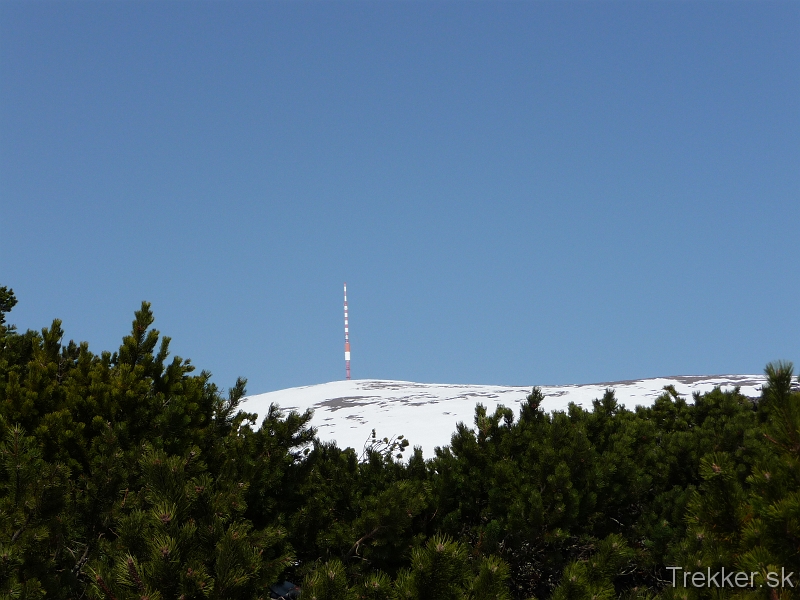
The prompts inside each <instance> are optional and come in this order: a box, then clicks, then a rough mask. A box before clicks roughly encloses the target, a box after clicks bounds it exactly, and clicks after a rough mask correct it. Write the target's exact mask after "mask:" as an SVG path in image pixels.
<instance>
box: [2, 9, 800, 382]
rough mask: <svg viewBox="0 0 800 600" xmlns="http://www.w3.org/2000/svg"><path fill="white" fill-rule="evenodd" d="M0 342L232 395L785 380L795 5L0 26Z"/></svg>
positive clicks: (794, 151) (70, 19)
mask: <svg viewBox="0 0 800 600" xmlns="http://www.w3.org/2000/svg"><path fill="white" fill-rule="evenodd" d="M0 207H1V209H0V285H7V286H10V287H12V288H13V289H14V290H15V292H16V294H17V297H18V299H19V304H18V306H17V307H16V308H15V309H14V312H13V313H12V314H11V317H10V321H11V322H13V323H16V324H17V325H18V327H19V328H21V329H26V328H40V327H42V326H45V325H48V324H49V323H50V321H51V320H52V319H53V318H54V317H58V318H61V319H62V320H63V321H64V327H65V330H66V333H67V337H69V338H74V339H76V340H86V341H88V342H89V344H90V348H92V349H93V350H95V351H98V352H99V351H100V350H106V349H115V348H116V347H117V346H118V345H119V341H120V340H121V338H122V336H123V335H125V334H126V333H127V332H128V331H129V330H130V322H131V320H132V318H133V311H134V310H135V309H137V308H138V306H139V305H140V303H141V301H142V300H148V301H150V302H152V304H153V309H154V311H155V315H156V326H157V327H158V329H160V331H161V332H162V333H164V334H166V335H170V336H171V337H172V338H173V346H172V347H173V351H174V353H176V354H179V355H181V356H183V357H188V358H191V359H192V361H193V363H194V364H195V365H197V366H198V367H199V368H202V369H207V370H209V371H211V372H212V373H213V374H214V381H215V382H217V383H218V384H219V385H220V386H222V387H228V386H230V385H232V384H233V382H234V380H235V378H236V376H238V375H243V376H246V377H247V378H248V379H249V381H250V383H249V386H248V389H249V391H250V392H251V393H258V392H266V391H271V390H276V389H280V388H285V387H290V386H298V385H308V384H314V383H320V382H325V381H331V380H336V379H343V378H344V360H343V346H344V339H343V337H344V335H343V315H342V283H343V282H344V281H347V284H348V292H349V294H348V295H349V301H350V302H349V303H350V315H351V338H352V350H353V360H352V369H353V377H354V378H382V379H406V380H412V381H424V382H441V383H487V384H489V383H491V384H509V385H534V384H563V383H588V382H600V381H612V380H619V379H632V378H643V377H652V376H658V375H674V374H712V373H758V372H761V370H762V369H763V367H764V365H765V364H766V363H767V362H768V361H770V360H775V359H786V360H794V361H795V362H796V363H800V236H798V231H800V2H552V3H551V2H443V1H436V2H366V1H363V2H83V3H76V2H53V3H51V2H28V1H25V2H7V1H2V2H0Z"/></svg>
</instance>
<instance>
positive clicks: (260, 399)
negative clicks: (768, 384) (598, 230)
mask: <svg viewBox="0 0 800 600" xmlns="http://www.w3.org/2000/svg"><path fill="white" fill-rule="evenodd" d="M764 383H765V378H764V376H763V375H711V376H695V375H691V376H681V375H679V376H674V377H658V378H654V379H640V380H635V381H634V380H631V381H612V382H604V383H593V384H585V385H560V386H539V387H540V388H541V390H542V393H543V394H544V397H545V399H544V402H543V403H542V408H543V409H544V410H546V411H555V410H566V408H567V406H568V405H569V403H570V402H574V403H575V404H577V405H579V406H582V407H584V408H588V409H591V407H592V401H593V400H595V399H598V398H602V396H603V394H604V393H605V390H606V389H608V388H610V389H613V390H614V392H615V394H616V398H617V402H619V404H621V405H623V406H625V407H627V408H629V409H633V408H634V407H636V406H637V405H643V406H648V405H650V404H652V403H653V402H654V401H655V399H656V398H657V397H658V396H659V395H661V393H662V392H663V389H664V386H667V385H672V386H675V389H676V390H677V392H678V393H679V394H681V395H682V396H685V397H686V399H687V400H689V401H691V399H692V394H693V393H694V392H700V393H705V392H710V391H711V390H712V389H714V388H715V387H721V388H723V389H725V390H729V389H733V388H734V387H739V388H740V391H741V392H742V393H743V394H744V395H746V396H751V397H758V396H759V395H760V394H761V386H762V385H764ZM532 387H533V386H525V387H512V386H492V385H448V384H436V383H414V382H410V381H383V380H377V379H359V380H352V381H332V382H330V383H323V384H319V385H310V386H304V387H297V388H290V389H286V390H279V391H277V392H269V393H267V394H259V395H256V396H250V397H248V398H247V399H246V400H245V402H244V403H243V405H242V408H243V409H244V410H245V411H247V412H254V413H257V414H258V415H259V423H258V424H260V420H261V419H262V418H263V416H264V415H266V413H267V411H268V409H269V405H270V404H272V403H275V404H278V405H279V406H280V407H281V408H282V409H285V410H296V411H298V412H303V411H304V410H306V409H308V408H310V409H313V411H314V417H313V419H312V421H311V423H312V425H314V426H315V427H316V428H317V432H318V433H317V434H318V436H319V438H320V439H321V440H323V441H336V443H337V444H338V445H339V447H341V448H345V447H348V446H349V447H352V448H355V449H356V451H357V452H359V453H360V452H361V449H362V448H363V446H364V442H366V441H367V439H368V437H369V436H370V434H371V432H372V429H373V428H374V429H375V431H376V433H377V435H378V437H379V438H383V437H392V436H394V435H401V434H402V435H404V436H405V437H406V438H407V439H408V440H409V442H410V443H411V446H412V447H413V446H422V449H423V453H424V456H425V458H430V457H432V456H433V450H434V448H435V447H436V446H445V445H447V444H449V443H450V438H451V436H452V435H453V433H454V432H455V430H456V424H457V423H459V422H460V421H463V422H464V423H466V424H467V425H469V426H472V423H473V419H474V416H475V405H476V404H478V403H481V404H483V405H484V406H486V408H487V411H488V412H489V413H492V412H494V410H495V409H496V408H497V406H499V405H500V404H502V405H504V406H507V407H509V408H512V409H513V410H514V412H515V414H516V415H517V416H518V415H519V405H520V403H521V402H522V401H524V400H525V398H526V397H527V396H528V395H529V394H530V392H531V389H532Z"/></svg>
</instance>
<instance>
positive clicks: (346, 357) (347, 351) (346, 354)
mask: <svg viewBox="0 0 800 600" xmlns="http://www.w3.org/2000/svg"><path fill="white" fill-rule="evenodd" d="M344 368H345V371H346V372H347V379H348V380H349V379H350V326H349V325H348V320H347V282H346V281H345V282H344Z"/></svg>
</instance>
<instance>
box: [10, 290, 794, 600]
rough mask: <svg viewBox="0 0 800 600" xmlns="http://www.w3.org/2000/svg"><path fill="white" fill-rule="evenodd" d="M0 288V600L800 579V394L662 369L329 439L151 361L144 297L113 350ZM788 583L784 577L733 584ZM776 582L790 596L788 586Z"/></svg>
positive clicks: (614, 590)
mask: <svg viewBox="0 0 800 600" xmlns="http://www.w3.org/2000/svg"><path fill="white" fill-rule="evenodd" d="M15 304H16V299H15V297H14V295H13V292H12V291H11V290H10V289H8V288H4V287H0V600H2V599H3V598H25V599H27V598H64V599H66V598H97V599H104V600H109V599H112V598H116V599H119V600H123V599H128V598H150V599H157V598H162V599H165V600H166V599H176V600H177V599H178V598H186V599H188V598H219V599H222V598H232V599H238V598H246V599H255V598H266V597H268V595H269V593H268V586H269V584H271V583H275V582H276V581H279V580H282V579H284V578H286V579H290V580H292V581H296V582H304V590H303V597H304V598H318V599H320V600H321V599H323V598H324V599H328V600H339V599H341V600H345V599H347V600H399V599H414V600H424V599H430V600H449V599H452V600H467V599H469V600H478V599H495V600H510V599H511V598H514V599H515V600H525V599H527V598H531V597H536V598H540V599H544V598H553V599H565V600H566V599H573V598H575V599H579V598H587V599H588V598H629V599H633V598H640V599H644V598H665V599H666V598H723V597H734V596H735V594H734V592H737V590H711V591H709V590H696V589H683V588H682V587H679V588H676V589H672V587H671V585H670V575H669V574H668V572H667V570H666V568H667V567H670V566H681V567H684V568H686V569H689V568H692V569H696V568H697V567H702V568H717V567H722V566H724V567H726V568H727V569H738V570H743V571H748V572H750V571H755V572H759V573H763V574H765V573H766V572H768V571H770V570H780V568H781V567H783V568H785V569H788V570H793V571H794V572H795V573H798V574H800V393H798V391H796V390H795V388H793V386H795V385H796V383H795V382H796V378H795V377H794V375H793V370H792V366H791V364H789V363H776V364H773V365H769V366H768V367H767V370H766V372H767V376H768V380H769V385H768V386H766V387H765V389H764V392H763V395H762V397H761V398H760V399H759V400H758V401H754V400H752V399H750V398H746V397H744V396H742V395H741V394H740V393H739V392H738V391H731V392H722V391H721V390H719V389H716V390H714V391H712V392H710V393H708V394H705V395H702V396H696V397H694V398H693V399H691V401H687V400H686V399H684V398H681V397H680V396H679V395H678V394H677V393H676V392H675V390H674V389H671V388H666V389H665V390H664V393H663V394H662V396H661V397H659V398H658V399H657V400H656V401H655V402H654V404H653V405H652V406H650V407H646V408H641V407H640V408H637V409H636V410H633V411H631V410H627V409H624V408H622V407H620V406H619V405H618V404H617V402H616V400H615V398H614V394H613V392H612V391H608V392H607V393H606V394H605V395H604V396H603V398H601V399H598V400H597V401H595V403H594V406H593V409H592V410H591V411H587V410H583V409H581V408H579V407H576V406H570V408H569V409H568V410H567V411H566V412H556V413H553V414H547V413H544V412H543V411H542V410H541V409H540V406H541V403H542V399H543V397H542V395H541V392H540V390H538V389H534V390H533V391H532V393H531V395H530V396H529V397H528V398H527V400H526V401H525V402H524V403H523V404H522V406H521V410H520V413H519V414H520V416H519V419H515V418H514V413H513V412H512V411H511V410H510V409H508V408H503V407H500V408H499V409H497V410H496V411H495V412H494V413H492V414H490V413H488V412H487V411H486V409H485V408H484V407H482V406H480V405H479V406H478V407H477V409H476V413H475V421H474V426H473V427H472V428H470V427H468V426H466V425H464V424H460V425H459V426H458V429H457V431H456V432H455V433H454V435H453V437H452V442H451V444H450V446H448V447H445V448H440V449H437V452H436V455H435V456H434V457H432V458H429V459H428V460H427V461H426V460H424V459H423V457H422V454H421V451H420V450H419V449H415V450H414V452H413V453H412V454H411V456H410V457H408V459H407V460H405V461H404V460H403V459H402V458H401V457H402V452H403V450H404V449H405V448H406V447H408V446H409V443H408V441H407V440H406V439H405V438H403V437H402V436H399V435H397V434H398V433H399V432H391V433H394V434H395V436H396V437H386V438H382V439H379V438H378V437H377V435H376V436H374V437H373V438H372V439H371V440H368V443H367V444H366V445H365V448H364V449H363V452H362V453H361V454H360V455H359V454H357V453H356V452H355V451H354V450H353V449H340V448H338V447H336V446H335V445H333V444H323V443H321V442H319V440H317V439H316V438H315V432H314V430H313V429H312V428H311V427H310V426H309V421H310V419H311V414H310V413H305V414H297V413H293V412H290V413H288V414H286V413H284V412H282V411H281V410H280V409H279V408H278V407H276V406H273V407H271V408H270V410H269V412H268V414H267V415H266V416H265V417H264V418H263V420H262V422H261V423H256V422H255V416H254V415H250V414H247V413H244V412H242V411H241V410H240V404H241V401H242V399H243V398H244V395H245V380H244V379H239V380H237V381H236V382H235V384H234V386H233V387H232V388H231V389H230V390H228V391H227V393H223V392H222V391H221V390H219V389H218V388H217V387H216V386H215V385H214V384H213V383H212V382H211V376H210V374H209V373H207V372H200V373H199V374H195V372H194V368H193V366H192V365H191V363H190V362H189V361H188V360H183V359H181V358H180V357H173V358H171V360H170V357H169V338H167V337H161V336H160V334H159V332H158V331H156V330H155V329H153V327H152V325H153V323H154V319H153V314H152V312H151V311H150V306H149V305H148V304H147V303H143V304H142V306H141V309H140V310H139V311H137V312H136V313H135V319H134V321H133V324H132V328H131V333H130V334H129V335H127V336H125V337H124V338H123V341H122V345H121V346H120V348H119V349H118V350H117V351H116V352H113V353H111V352H103V353H101V354H99V355H98V354H94V353H92V352H90V351H89V348H88V346H87V345H86V344H85V343H84V344H75V343H74V342H67V343H65V342H64V341H63V340H62V337H63V330H62V328H61V323H60V321H58V320H54V321H53V323H52V324H51V326H50V327H48V328H44V329H42V330H41V331H27V332H25V333H18V332H17V331H16V329H15V328H14V327H13V326H11V325H7V324H6V320H7V318H6V316H7V313H8V312H9V311H10V310H11V309H12V308H13V307H14V305H15ZM738 593H739V596H736V597H742V598H744V597H753V598H765V599H766V598H769V599H770V600H774V599H775V598H782V599H785V598H793V597H797V591H796V590H793V589H783V590H774V589H771V588H758V589H754V590H743V591H741V590H738ZM793 594H794V595H793Z"/></svg>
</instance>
